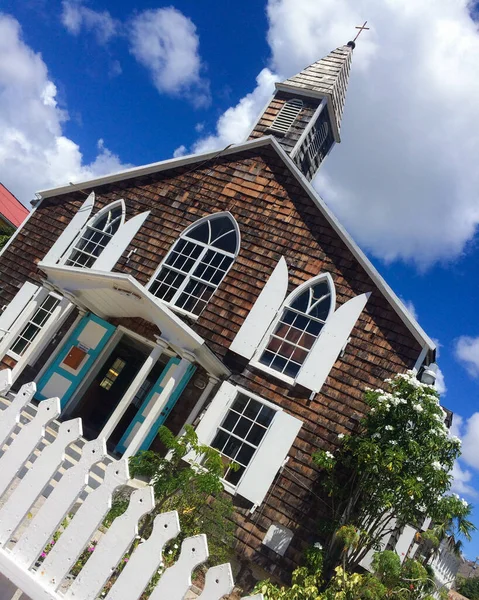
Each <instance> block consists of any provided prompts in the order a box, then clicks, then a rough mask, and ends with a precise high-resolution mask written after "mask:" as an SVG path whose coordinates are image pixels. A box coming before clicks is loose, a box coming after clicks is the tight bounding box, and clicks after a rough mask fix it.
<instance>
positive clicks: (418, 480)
mask: <svg viewBox="0 0 479 600" xmlns="http://www.w3.org/2000/svg"><path fill="white" fill-rule="evenodd" d="M385 383H386V385H387V387H388V388H389V390H388V391H384V390H382V389H377V390H367V391H366V393H365V396H364V400H365V402H366V404H367V405H368V406H369V412H368V414H367V415H366V416H365V417H364V418H363V419H362V421H361V424H360V430H359V431H358V432H357V433H356V434H354V435H351V436H346V437H344V436H342V440H341V445H340V447H339V448H338V450H337V451H336V452H335V453H334V454H333V453H331V452H324V451H319V452H317V453H316V454H315V455H314V456H313V460H314V462H315V463H316V465H317V466H319V467H320V468H321V469H322V471H323V473H324V477H323V480H322V484H323V485H324V487H325V489H326V491H327V492H328V496H329V498H330V509H331V514H332V525H333V529H334V528H336V531H337V530H338V529H339V528H340V527H341V526H343V525H348V526H352V527H353V528H354V529H355V531H356V534H357V538H356V539H355V542H354V544H353V545H351V546H350V547H349V549H348V552H347V555H346V556H345V557H344V554H345V553H344V552H343V549H342V546H341V544H340V543H339V542H338V537H337V535H333V536H332V538H331V540H330V543H329V548H328V553H329V558H330V560H331V561H332V563H333V564H337V563H338V560H339V559H340V557H341V555H343V556H342V558H343V560H344V566H345V567H346V568H347V569H348V570H350V571H353V570H355V568H356V567H357V566H358V565H359V563H360V561H361V560H362V559H363V558H364V557H365V556H366V554H367V553H368V552H369V551H370V550H372V549H379V548H380V542H381V539H382V538H383V537H384V536H385V535H387V534H389V533H394V532H396V531H399V530H400V529H401V528H402V527H403V526H404V525H406V524H414V523H420V522H421V521H422V520H424V518H425V517H426V516H430V517H431V518H432V520H433V522H434V523H439V524H443V528H444V529H445V530H447V531H450V530H451V528H452V529H454V530H455V531H456V533H457V534H458V535H463V536H465V537H467V536H468V535H470V532H471V530H473V529H475V527H474V525H473V524H472V523H471V522H470V520H469V519H468V518H467V517H468V515H469V514H470V512H471V507H470V506H469V505H468V504H467V502H465V501H463V500H460V499H459V498H458V497H456V496H454V495H445V494H446V493H447V492H448V490H449V489H450V486H451V483H452V475H451V470H452V467H453V464H454V461H455V460H456V459H457V458H458V456H459V454H460V441H459V440H458V439H457V438H455V437H453V436H450V435H449V433H448V430H447V427H446V426H445V424H444V420H445V416H446V415H445V412H444V410H443V409H442V408H441V406H440V405H439V396H438V394H437V392H436V390H435V389H434V388H433V387H431V386H428V385H425V384H423V383H421V382H420V381H418V379H417V378H416V374H415V373H414V372H412V371H409V372H408V373H406V374H400V375H397V376H396V377H395V378H394V379H390V380H386V382H385Z"/></svg>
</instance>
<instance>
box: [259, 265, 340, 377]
mask: <svg viewBox="0 0 479 600" xmlns="http://www.w3.org/2000/svg"><path fill="white" fill-rule="evenodd" d="M335 301H336V298H335V292H334V284H333V281H332V279H331V276H330V275H329V274H325V275H320V276H319V277H315V278H314V279H312V280H311V281H308V282H306V283H305V284H303V285H301V286H300V287H299V288H298V289H297V290H295V291H294V292H293V293H292V294H291V295H290V296H289V297H288V298H286V300H285V302H284V305H283V308H282V310H281V312H280V314H279V317H277V319H276V320H275V321H274V322H273V325H272V327H271V328H270V330H269V332H268V334H267V336H266V337H267V342H266V345H265V346H264V347H263V348H262V349H261V352H260V355H259V359H258V360H259V362H260V363H261V364H262V365H264V366H266V367H268V368H270V369H272V370H274V371H277V372H279V373H281V374H283V375H286V376H287V377H293V378H294V377H296V376H297V374H298V373H299V370H300V369H301V366H302V365H303V363H304V361H305V360H306V357H307V356H308V354H309V352H310V350H311V348H312V347H313V344H314V342H315V341H316V339H317V338H318V336H319V334H320V333H321V329H322V328H323V326H324V324H325V323H326V320H327V318H328V317H329V315H330V314H331V312H332V311H333V310H334V305H335Z"/></svg>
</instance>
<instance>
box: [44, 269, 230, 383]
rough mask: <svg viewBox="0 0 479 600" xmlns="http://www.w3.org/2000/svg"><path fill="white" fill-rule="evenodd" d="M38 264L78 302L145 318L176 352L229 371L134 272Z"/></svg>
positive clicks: (101, 311) (214, 370) (103, 313)
mask: <svg viewBox="0 0 479 600" xmlns="http://www.w3.org/2000/svg"><path fill="white" fill-rule="evenodd" d="M38 268H39V269H41V270H42V271H43V272H44V273H45V274H46V276H47V282H48V283H49V284H50V285H51V286H52V287H53V288H54V289H56V290H58V292H60V293H61V294H63V295H64V296H66V297H67V298H69V299H70V300H71V301H72V302H74V303H75V304H77V305H78V306H80V307H82V308H85V309H87V310H89V311H91V312H93V313H95V314H96V315H98V316H99V317H101V318H104V319H108V318H135V317H139V318H141V319H145V320H146V321H149V322H150V323H153V324H154V325H156V326H157V327H158V329H159V330H160V332H161V338H162V339H164V340H165V341H167V342H168V344H169V345H170V346H171V347H172V348H173V349H174V350H175V351H176V352H178V353H179V354H181V353H182V351H186V352H189V353H191V354H194V356H195V358H196V359H197V361H198V363H199V364H200V365H201V366H202V367H203V368H204V369H205V370H206V371H208V373H210V374H212V375H214V376H216V377H224V376H226V375H229V373H230V372H229V369H228V368H227V367H226V366H225V365H224V364H223V363H222V362H221V360H220V359H219V358H218V357H217V356H216V355H215V354H214V353H213V352H212V351H211V350H210V349H209V348H208V346H207V345H206V342H205V340H204V339H203V338H202V337H201V336H200V335H198V334H197V333H195V332H194V331H193V329H191V327H189V326H188V325H187V324H186V323H185V322H184V321H182V320H181V319H180V317H178V315H176V314H175V313H174V312H173V311H172V310H170V309H169V308H168V306H167V305H166V304H165V303H164V302H162V301H161V300H159V299H158V298H156V297H155V296H153V294H150V292H148V290H146V289H145V288H144V287H143V286H142V285H141V284H140V283H139V282H138V281H137V280H136V279H135V278H134V277H132V276H131V275H126V274H123V273H111V272H107V271H94V270H92V269H81V268H78V267H67V266H64V265H49V264H45V263H39V264H38Z"/></svg>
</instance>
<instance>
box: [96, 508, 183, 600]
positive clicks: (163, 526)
mask: <svg viewBox="0 0 479 600" xmlns="http://www.w3.org/2000/svg"><path fill="white" fill-rule="evenodd" d="M179 533H180V521H179V520H178V513H177V512H176V511H172V512H168V513H163V514H161V515H158V516H157V517H156V518H155V520H154V522H153V531H152V532H151V535H150V537H149V538H148V539H147V540H146V541H144V542H142V543H141V544H140V545H139V546H138V547H137V548H136V550H135V551H134V552H133V554H132V556H131V557H130V560H129V561H128V564H127V565H126V567H125V568H124V569H123V571H122V572H121V573H120V576H119V577H118V579H117V580H116V581H115V583H114V584H113V586H112V588H111V590H110V591H109V593H108V596H107V597H106V598H105V600H137V599H138V598H139V597H140V596H141V594H142V593H143V591H144V589H145V588H146V586H147V585H148V583H149V581H150V579H151V578H152V577H153V575H155V573H156V572H157V570H158V568H159V567H160V565H161V563H162V560H163V556H162V553H163V547H164V545H165V544H166V543H167V542H169V541H170V540H172V539H173V538H175V537H176V536H177V535H178V534H179Z"/></svg>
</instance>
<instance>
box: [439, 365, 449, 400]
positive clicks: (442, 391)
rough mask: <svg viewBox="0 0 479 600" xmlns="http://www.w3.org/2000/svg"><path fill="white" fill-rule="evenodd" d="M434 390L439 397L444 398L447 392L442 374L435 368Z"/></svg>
mask: <svg viewBox="0 0 479 600" xmlns="http://www.w3.org/2000/svg"><path fill="white" fill-rule="evenodd" d="M436 390H437V391H438V393H439V395H440V396H445V395H446V392H447V387H446V381H445V379H444V373H443V372H442V371H441V369H440V368H439V367H438V368H437V373H436Z"/></svg>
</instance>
